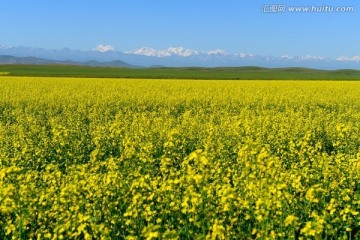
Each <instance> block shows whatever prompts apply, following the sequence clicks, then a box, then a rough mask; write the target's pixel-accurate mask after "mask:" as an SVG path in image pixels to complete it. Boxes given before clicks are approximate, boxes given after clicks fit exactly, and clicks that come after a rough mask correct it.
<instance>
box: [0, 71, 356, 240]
mask: <svg viewBox="0 0 360 240" xmlns="http://www.w3.org/2000/svg"><path fill="white" fill-rule="evenodd" d="M359 96H360V82H346V81H339V82H336V81H215V80H214V81H196V80H141V79H136V80H125V79H81V78H35V77H9V76H2V77H0V239H360V231H359V230H360V225H359V223H360V214H359V212H360V151H359V150H360V97H359Z"/></svg>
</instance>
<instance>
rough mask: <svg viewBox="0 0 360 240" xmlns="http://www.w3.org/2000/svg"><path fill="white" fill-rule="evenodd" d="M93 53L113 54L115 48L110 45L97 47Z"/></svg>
mask: <svg viewBox="0 0 360 240" xmlns="http://www.w3.org/2000/svg"><path fill="white" fill-rule="evenodd" d="M93 50H94V51H99V52H109V51H110V52H114V51H115V48H114V47H113V46H111V45H102V44H100V45H98V46H97V47H96V48H95V49H93Z"/></svg>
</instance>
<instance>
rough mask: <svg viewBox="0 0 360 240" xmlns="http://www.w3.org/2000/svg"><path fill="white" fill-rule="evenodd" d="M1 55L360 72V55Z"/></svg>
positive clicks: (22, 51)
mask: <svg viewBox="0 0 360 240" xmlns="http://www.w3.org/2000/svg"><path fill="white" fill-rule="evenodd" d="M0 55H7V56H14V57H35V58H42V59H48V60H51V61H75V62H88V61H98V62H111V61H119V60H120V61H123V62H125V63H128V64H130V65H134V66H143V67H150V66H164V67H187V66H197V67H224V66H225V67H226V66H228V67H234V66H259V67H309V68H318V69H341V68H352V69H360V55H359V56H352V57H347V56H341V57H338V58H337V59H329V58H324V57H321V56H311V55H298V56H288V55H283V56H278V57H276V56H261V55H254V54H249V53H227V52H225V51H224V50H221V49H217V50H211V51H198V50H191V49H187V48H183V47H169V48H167V49H163V50H157V49H154V48H151V47H143V48H139V49H136V50H133V51H124V52H122V51H117V50H115V48H114V47H113V46H111V45H98V46H97V47H96V48H94V49H91V50H88V51H80V50H72V49H69V48H63V49H44V48H32V47H22V46H21V47H12V46H2V45H0Z"/></svg>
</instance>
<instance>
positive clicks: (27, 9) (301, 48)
mask: <svg viewBox="0 0 360 240" xmlns="http://www.w3.org/2000/svg"><path fill="white" fill-rule="evenodd" d="M264 4H265V5H268V4H286V6H287V7H288V6H312V5H314V6H323V5H328V6H353V7H354V8H355V11H354V12H353V13H290V12H285V13H263V12H262V11H261V10H262V6H263V5H264ZM0 6H1V7H0V10H1V14H0V45H10V46H30V47H42V48H47V49H58V48H64V47H68V48H71V49H79V50H89V49H93V48H95V47H96V46H97V45H99V44H104V45H112V46H114V48H115V49H116V50H119V51H126V50H134V49H137V48H140V47H145V46H148V47H152V48H155V49H165V48H168V47H178V46H183V47H185V48H189V49H192V50H214V49H223V50H225V51H226V52H229V53H240V52H243V53H253V54H260V55H274V56H281V55H286V54H287V55H290V56H294V55H298V54H301V55H307V54H310V55H315V56H324V57H330V58H337V57H339V56H354V55H360V44H359V43H360V41H359V40H360V30H359V25H360V24H359V23H360V2H359V1H358V0H327V1H323V0H308V1H298V0H224V1H220V0H217V1H215V0H206V1H205V0H203V1H202V0H101V1H100V0H22V1H20V0H1V3H0Z"/></svg>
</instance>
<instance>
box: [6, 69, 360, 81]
mask: <svg viewBox="0 0 360 240" xmlns="http://www.w3.org/2000/svg"><path fill="white" fill-rule="evenodd" d="M0 72H2V73H8V74H7V75H9V76H44V77H95V78H150V79H234V80H237V79H248V80H255V79H259V80H260V79H261V80H273V79H278V80H288V79H291V80H360V71H356V70H348V69H345V70H334V71H325V70H316V69H308V68H260V67H227V68H196V67H188V68H118V67H86V66H67V65H1V66H0Z"/></svg>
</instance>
